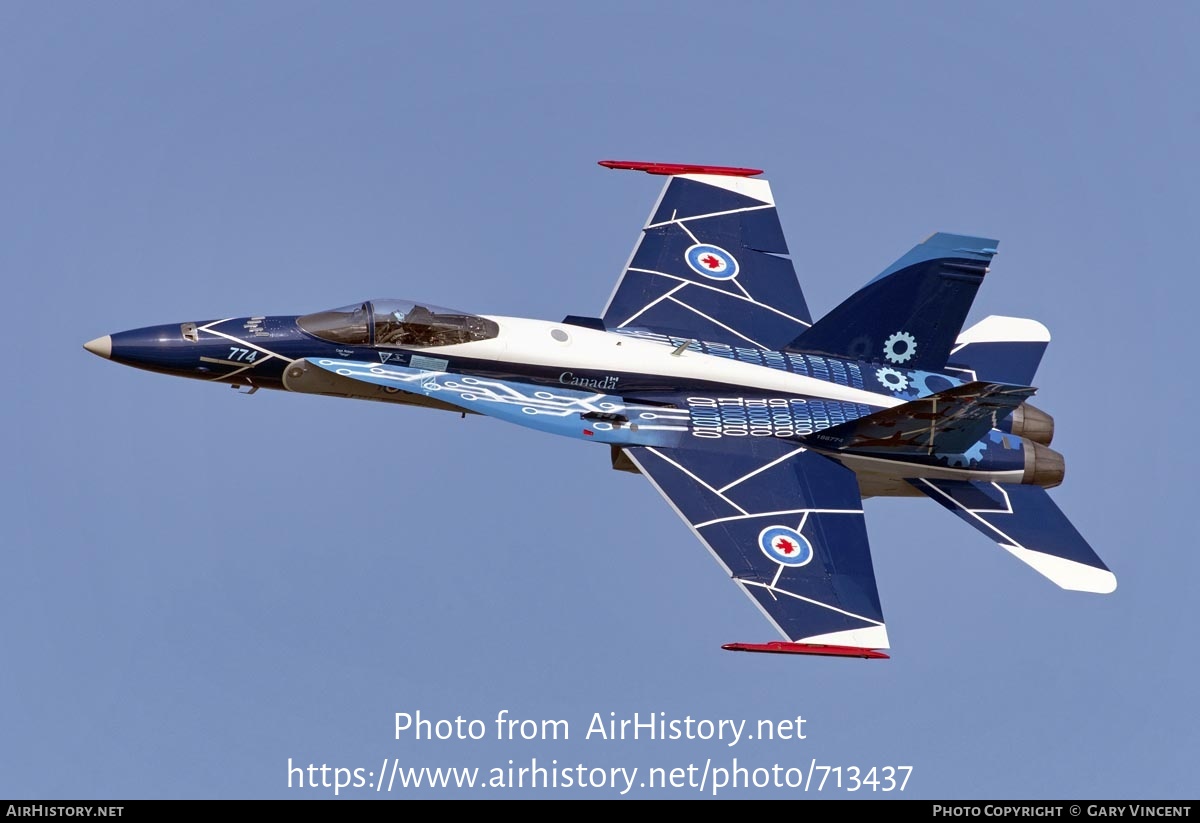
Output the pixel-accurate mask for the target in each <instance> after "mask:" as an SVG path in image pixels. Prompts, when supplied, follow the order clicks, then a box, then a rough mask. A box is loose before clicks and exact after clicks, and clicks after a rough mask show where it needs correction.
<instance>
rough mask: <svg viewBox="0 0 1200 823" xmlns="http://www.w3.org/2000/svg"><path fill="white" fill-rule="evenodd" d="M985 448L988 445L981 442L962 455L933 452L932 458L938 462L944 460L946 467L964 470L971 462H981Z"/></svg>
mask: <svg viewBox="0 0 1200 823" xmlns="http://www.w3.org/2000/svg"><path fill="white" fill-rule="evenodd" d="M987 447H988V444H987V443H984V442H983V441H982V440H981V441H979V442H978V443H976V444H975V445H974V446H972V447H971V448H969V449H967V450H966V451H965V452H963V453H962V454H944V453H942V452H934V455H933V456H934V457H936V458H938V459H939V460H945V461H946V463H947V464H948V465H950V466H952V467H954V468H962V469H966V468H970V466H971V461H972V460H974V461H975V462H976V463H978V462H980V461H981V460H983V453H984V451H985V450H986V449H987Z"/></svg>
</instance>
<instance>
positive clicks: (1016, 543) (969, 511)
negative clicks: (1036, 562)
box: [920, 477, 1086, 565]
mask: <svg viewBox="0 0 1200 823" xmlns="http://www.w3.org/2000/svg"><path fill="white" fill-rule="evenodd" d="M920 480H921V482H922V483H924V484H925V485H926V486H928V487H929V488H931V489H933V490H934V491H935V492H937V493H938V494H940V495H941V496H942V497H944V498H946V499H947V500H949V501H950V502H951V503H953V504H954V505H955V506H956V507H957V508H959V509H961V510H962V511H965V512H966V513H967V514H969V515H971V516H972V517H974V518H975V519H976V520H978V521H979V522H980V523H982V524H983V525H984V526H985V527H986V528H988V529H990V530H991V531H994V532H995V533H996V534H998V535H1000V536H1001V537H1003V538H1004V539H1005V540H1006V541H1007V542H1009V543H1010V544H1012V545H1014V546H1019V547H1020V548H1022V549H1028V550H1030V551H1036V549H1029V547H1028V546H1026V545H1024V544H1023V543H1022V542H1021V541H1020V540H1013V539H1012V538H1011V537H1009V536H1008V535H1007V534H1005V533H1004V532H1003V531H1001V530H1000V529H998V528H996V527H995V526H993V525H992V524H991V523H989V522H987V521H986V520H984V519H983V518H982V517H980V516H979V515H978V514H976V511H981V512H989V513H995V514H1012V513H1013V511H1012V503H1011V501H1009V499H1008V495H1007V494H1005V495H1004V499H1005V502H1006V503H1008V511H1006V512H1001V511H998V510H996V509H968V508H967V507H966V506H964V505H963V504H962V503H959V502H958V501H957V500H955V499H954V498H953V497H951V496H950V495H948V494H946V493H945V492H944V491H942V490H941V489H939V488H938V487H937V486H935V485H933V484H932V483H930V482H929V481H928V480H926V479H925V478H924V477H922V478H920ZM992 485H993V486H995V485H996V484H995V483H993V484H992ZM997 488H999V486H997ZM1000 490H1001V491H1004V490H1003V489H1000ZM997 542H998V541H997ZM1085 565H1086V564H1085Z"/></svg>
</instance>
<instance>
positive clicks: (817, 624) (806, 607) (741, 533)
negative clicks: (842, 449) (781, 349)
mask: <svg viewBox="0 0 1200 823" xmlns="http://www.w3.org/2000/svg"><path fill="white" fill-rule="evenodd" d="M626 452H627V453H628V455H629V457H630V459H631V460H632V461H633V462H634V464H635V465H636V466H637V467H638V469H639V470H640V471H641V472H642V474H644V475H646V477H648V478H649V479H650V482H651V483H652V484H653V485H654V487H655V488H656V489H657V490H658V492H659V493H660V494H661V495H662V496H663V497H665V498H666V499H667V502H669V503H670V504H671V506H672V508H674V509H675V511H676V513H677V514H679V516H680V517H682V518H683V519H684V520H685V521H687V523H688V525H689V526H691V528H692V531H693V532H694V533H695V534H696V535H697V536H698V537H699V538H700V540H701V541H702V542H703V543H704V545H705V546H707V547H708V549H709V551H710V552H712V554H713V556H714V557H715V558H716V559H717V562H719V563H720V564H721V566H722V567H723V568H724V569H725V571H726V572H728V574H729V575H730V577H732V578H733V581H734V582H735V583H737V585H738V586H739V587H741V589H742V590H743V591H744V592H745V593H746V594H747V595H748V596H749V597H750V599H751V600H753V601H754V602H755V604H756V605H757V606H758V607H759V609H760V610H761V611H762V612H763V614H765V615H766V617H767V619H768V620H770V621H771V622H772V623H773V624H774V625H775V627H776V628H777V629H778V630H779V631H780V633H781V634H783V636H784V637H785V638H787V640H789V641H792V642H790V643H786V644H765V645H760V646H749V645H746V644H734V645H731V646H727V647H726V648H732V649H735V650H747V651H787V652H799V653H811V654H846V655H851V654H853V655H854V656H861V657H884V656H886V655H882V654H880V653H878V652H873V651H872V650H874V649H881V648H887V646H888V640H887V630H886V629H885V627H884V622H883V612H882V610H881V608H880V605H879V593H878V591H877V590H876V586H875V571H874V569H873V567H872V564H871V553H870V548H869V546H868V543H867V530H866V524H865V522H864V519H863V511H862V499H861V498H860V497H859V492H858V483H857V481H856V479H855V476H854V473H853V472H851V471H850V470H849V469H846V468H845V467H843V466H841V465H840V464H838V463H836V462H834V461H832V460H829V459H828V458H825V457H822V456H821V455H820V454H817V453H816V452H813V451H808V450H806V449H805V448H803V447H798V446H797V445H796V444H795V443H793V442H786V441H781V440H776V439H769V438H753V439H751V438H720V439H712V440H707V441H704V442H700V443H697V444H696V445H694V446H693V445H689V446H688V447H685V448H674V449H668V448H653V447H642V446H636V447H632V448H628V449H626ZM767 646H772V647H773V648H767ZM830 649H836V651H830Z"/></svg>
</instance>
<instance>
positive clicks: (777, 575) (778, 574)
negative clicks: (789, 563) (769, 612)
mask: <svg viewBox="0 0 1200 823" xmlns="http://www.w3.org/2000/svg"><path fill="white" fill-rule="evenodd" d="M783 569H784V565H783V564H782V563H780V564H779V568H778V569H776V570H775V577H773V578H772V579H771V585H770V586H767V591H770V592H771V597H775V592H774V589H775V584H776V583H778V582H779V578H780V577H783ZM775 599H776V600H778V599H779V598H778V597H775Z"/></svg>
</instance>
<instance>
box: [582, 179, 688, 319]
mask: <svg viewBox="0 0 1200 823" xmlns="http://www.w3.org/2000/svg"><path fill="white" fill-rule="evenodd" d="M671 179H672V178H670V177H668V178H667V182H666V183H664V184H663V187H662V189H661V190H660V191H659V193H658V198H657V199H656V200H655V201H654V205H653V206H651V207H650V213H649V214H647V215H646V222H645V223H644V224H643V225H644V226H647V227H648V226H649V225H650V221H651V220H653V219H654V215H655V214H657V213H658V207H659V206H660V205H662V201H663V198H664V197H666V196H667V189H669V188H671ZM673 217H674V214H672V218H673ZM645 232H646V229H645V228H643V229H642V232H641V234H639V235H638V239H637V242H635V243H634V244H633V248H632V249H631V250H630V252H629V259H628V260H626V261H625V265H624V266H622V267H621V275H620V276H619V277H618V278H617V282H616V283H614V284H613V290H612V294H610V295H609V296H608V302H607V303H605V304H604V311H602V312H600V316H601V317H604V316H606V315H607V314H608V310H609V309H610V308H611V307H612V302H613V299H614V298H615V297H616V296H617V292H619V291H620V290H621V283H622V282H623V281H624V280H625V272H627V271H629V267H630V265H632V264H633V258H634V257H636V256H637V253H638V249H640V248H641V247H642V241H643V240H645V239H646V234H645Z"/></svg>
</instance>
